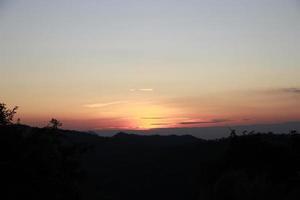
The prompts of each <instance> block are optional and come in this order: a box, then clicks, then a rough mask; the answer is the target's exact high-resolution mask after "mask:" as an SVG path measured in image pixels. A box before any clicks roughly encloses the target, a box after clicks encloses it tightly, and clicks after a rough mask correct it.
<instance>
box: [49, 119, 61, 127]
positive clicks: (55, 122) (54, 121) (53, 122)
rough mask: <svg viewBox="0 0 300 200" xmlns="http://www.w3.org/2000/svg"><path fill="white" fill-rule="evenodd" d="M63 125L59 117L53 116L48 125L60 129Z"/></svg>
mask: <svg viewBox="0 0 300 200" xmlns="http://www.w3.org/2000/svg"><path fill="white" fill-rule="evenodd" d="M61 126H62V123H61V122H60V121H58V120H57V119H54V118H52V119H51V120H50V121H49V124H48V127H49V128H51V129H58V128H59V127H61Z"/></svg>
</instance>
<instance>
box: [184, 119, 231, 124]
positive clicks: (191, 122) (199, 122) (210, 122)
mask: <svg viewBox="0 0 300 200" xmlns="http://www.w3.org/2000/svg"><path fill="white" fill-rule="evenodd" d="M228 121H230V120H229V119H212V120H210V121H186V122H180V123H179V124H181V125H191V124H217V123H223V122H228Z"/></svg>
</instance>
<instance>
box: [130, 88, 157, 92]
mask: <svg viewBox="0 0 300 200" xmlns="http://www.w3.org/2000/svg"><path fill="white" fill-rule="evenodd" d="M129 91H130V92H153V91H154V89H153V88H141V89H134V88H133V89H130V90H129Z"/></svg>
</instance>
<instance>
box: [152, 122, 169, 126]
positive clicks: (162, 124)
mask: <svg viewBox="0 0 300 200" xmlns="http://www.w3.org/2000/svg"><path fill="white" fill-rule="evenodd" d="M151 125H152V126H167V125H171V124H170V123H153V124H151Z"/></svg>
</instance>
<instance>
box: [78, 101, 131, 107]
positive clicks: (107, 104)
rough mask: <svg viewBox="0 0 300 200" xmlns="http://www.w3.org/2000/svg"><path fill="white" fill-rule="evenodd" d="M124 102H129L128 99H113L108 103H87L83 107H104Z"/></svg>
mask: <svg viewBox="0 0 300 200" xmlns="http://www.w3.org/2000/svg"><path fill="white" fill-rule="evenodd" d="M123 103H127V101H112V102H107V103H95V104H86V105H84V106H83V107H86V108H102V107H107V106H112V105H118V104H123Z"/></svg>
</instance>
